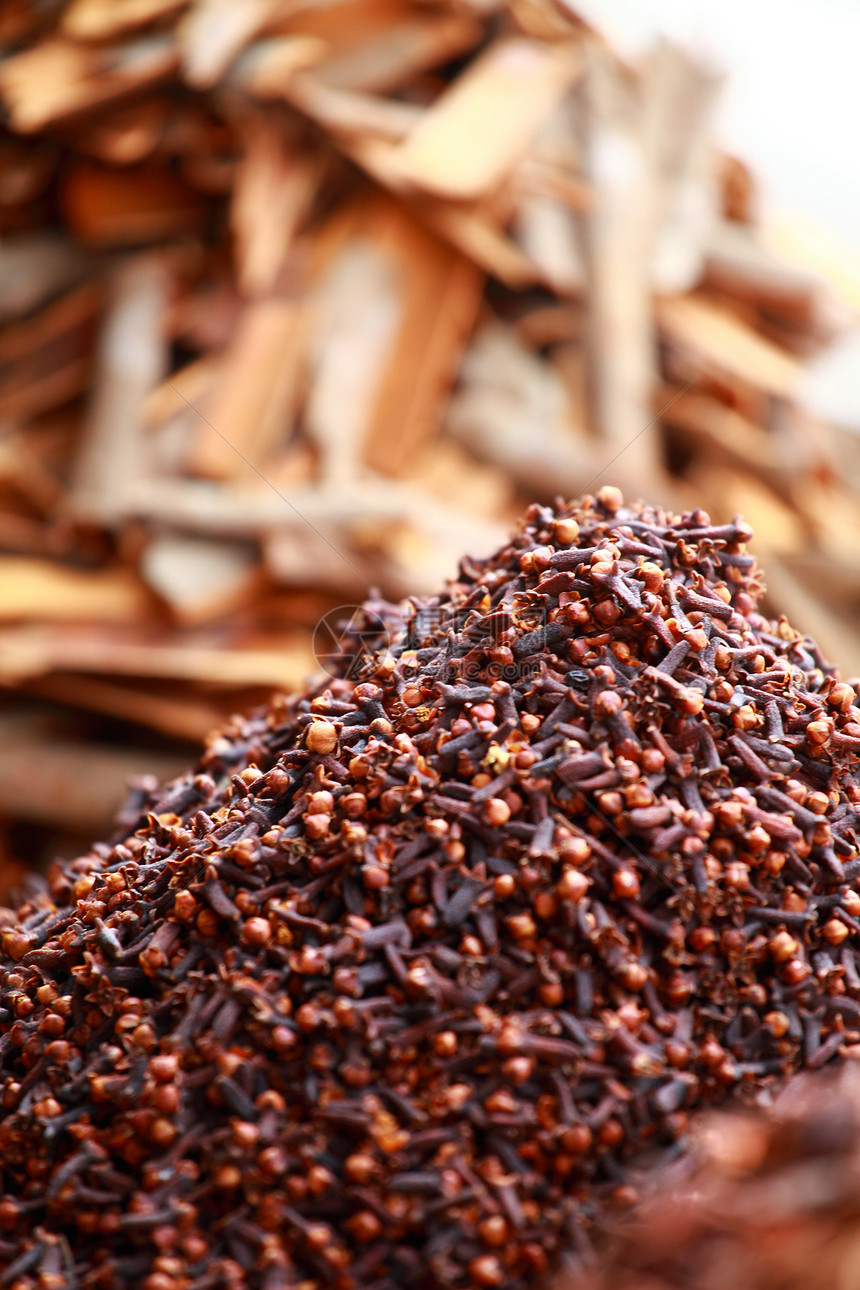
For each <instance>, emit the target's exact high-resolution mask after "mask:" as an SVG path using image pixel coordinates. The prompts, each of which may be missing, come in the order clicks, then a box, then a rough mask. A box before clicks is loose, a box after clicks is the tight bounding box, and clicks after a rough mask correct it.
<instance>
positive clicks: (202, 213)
mask: <svg viewBox="0 0 860 1290" xmlns="http://www.w3.org/2000/svg"><path fill="white" fill-rule="evenodd" d="M0 51H2V52H0V109H1V110H2V122H3V124H2V133H0V320H2V324H3V331H2V334H0V686H2V687H3V688H4V691H5V695H6V700H5V702H4V705H3V706H4V709H6V708H8V709H9V711H0V725H2V724H3V723H4V722H5V723H8V731H6V732H5V733H7V734H8V735H9V740H7V743H10V741H12V740H14V747H15V748H16V750H17V751H16V752H15V764H16V765H22V764H23V765H25V766H27V765H31V764H35V763H36V762H38V763H39V764H40V765H42V766H44V767H47V762H46V761H45V760H44V758H45V755H46V752H47V750H48V749H49V748H54V749H56V748H57V747H60V748H65V749H66V750H67V752H66V755H65V756H64V757H63V756H60V757H58V758H57V759H56V765H55V766H54V769H53V770H52V771H51V772H50V773H49V772H48V771H47V770H45V771H44V775H45V776H46V779H45V781H44V782H40V783H39V784H35V783H34V782H33V777H32V776H31V777H29V778H28V777H27V776H26V775H22V776H19V782H18V783H17V784H14V782H13V781H12V780H11V779H10V777H9V775H6V773H5V768H4V766H3V765H2V759H0V772H2V773H0V819H2V818H3V817H4V816H5V817H7V818H19V817H22V818H28V819H36V820H39V821H40V822H41V823H43V824H50V825H60V826H62V827H64V828H65V827H72V826H73V827H75V828H77V829H78V830H79V831H82V832H87V831H91V830H92V829H93V828H95V827H98V826H99V825H101V823H102V821H103V818H104V815H105V813H106V812H107V810H108V808H109V805H110V804H111V803H112V801H113V799H114V797H115V788H114V782H115V780H116V779H117V778H118V777H119V774H120V769H121V773H122V775H123V776H124V775H125V774H126V773H127V771H128V770H134V769H137V768H139V767H146V768H148V769H151V770H154V771H162V770H165V771H166V770H168V769H169V768H170V765H177V764H180V763H182V762H184V761H185V760H186V758H187V753H188V742H189V741H191V742H194V741H198V740H199V739H200V738H202V736H203V735H204V734H205V733H206V732H207V731H208V730H209V729H210V728H211V727H212V726H213V724H215V723H216V722H217V721H218V720H220V719H221V718H222V717H223V716H224V715H226V714H228V713H229V712H231V711H232V710H234V709H235V708H236V707H240V706H246V705H247V704H248V703H249V702H251V701H254V700H257V699H259V698H261V697H263V696H264V695H265V694H267V693H268V692H269V691H270V690H271V689H272V688H278V687H289V686H292V685H295V684H296V683H298V682H299V681H300V679H301V678H302V677H303V676H304V675H305V674H306V673H307V672H308V671H309V670H310V669H311V667H312V666H313V663H314V658H313V651H312V648H311V640H312V635H313V631H314V628H315V626H316V624H317V623H318V622H319V620H320V618H321V616H322V615H324V614H325V612H326V611H327V610H329V609H331V608H332V607H334V606H338V605H342V604H352V603H354V602H360V601H361V600H362V599H363V597H364V596H365V595H366V594H367V591H368V588H369V587H371V586H378V587H380V588H381V589H382V591H383V592H384V593H385V594H386V595H388V596H393V597H398V596H401V595H405V594H407V592H419V593H420V592H421V591H422V590H426V589H429V588H431V587H433V586H435V585H437V584H438V582H439V580H440V578H442V577H443V576H446V575H450V574H452V573H453V572H454V569H455V566H456V561H457V558H458V556H459V555H460V554H461V552H462V551H464V550H469V551H472V552H475V553H476V554H483V553H485V552H487V551H489V550H491V549H492V548H493V546H494V545H496V543H497V541H498V540H500V539H501V536H502V534H503V532H504V529H505V527H506V525H507V523H508V521H509V520H510V518H511V517H512V516H513V515H514V514H515V513H516V511H517V510H518V509H519V507H520V506H521V504H522V502H523V501H524V500H526V499H528V500H532V499H534V498H543V499H544V500H551V498H552V497H553V496H554V495H556V494H558V493H562V492H563V493H566V494H568V495H574V494H576V493H577V492H578V491H580V490H581V489H583V488H585V487H586V486H587V485H588V484H589V483H590V482H591V481H592V480H593V478H594V477H595V476H597V475H598V474H601V472H603V471H604V468H605V467H606V466H607V464H608V463H610V462H612V466H611V472H610V475H609V476H606V477H605V478H603V477H602V476H601V479H600V481H599V482H606V481H607V480H608V479H609V478H610V477H611V481H612V482H613V483H620V484H621V485H622V486H624V487H625V488H626V490H627V491H628V493H632V494H635V495H642V494H648V495H650V496H651V497H654V498H656V499H657V500H659V501H661V502H665V503H667V504H672V503H674V504H677V505H685V504H688V503H689V501H690V498H691V497H695V504H700V503H702V504H705V505H707V506H708V508H709V510H710V512H711V513H712V514H713V515H714V516H715V517H716V518H724V517H730V516H731V515H732V514H733V513H735V512H736V511H737V510H739V509H741V508H742V507H743V508H744V509H745V510H746V512H747V513H748V514H751V515H752V516H753V519H754V520H755V521H756V527H757V530H758V532H759V534H760V549H761V550H762V554H763V557H764V562H765V563H766V566H767V567H768V569H769V577H770V583H771V588H772V596H771V608H772V609H775V610H776V611H779V610H781V609H783V608H785V609H786V610H787V611H788V612H790V613H791V615H792V617H793V619H794V620H795V621H797V622H798V623H799V624H800V625H801V626H802V627H803V628H805V629H807V630H813V631H815V633H816V636H817V638H818V639H819V641H820V642H821V643H822V646H823V648H824V651H825V653H827V654H829V655H830V656H837V657H839V658H840V660H841V661H842V662H843V664H844V665H845V666H846V668H847V670H848V671H849V672H851V671H854V670H857V671H860V649H858V647H857V646H856V644H855V635H854V632H853V629H852V622H853V619H852V617H851V614H852V613H853V610H851V609H850V608H849V609H844V608H840V609H839V610H838V611H837V610H835V609H833V608H831V607H830V606H832V605H833V604H834V603H837V602H838V603H839V605H840V606H845V605H850V602H851V595H852V594H854V593H855V592H856V588H857V585H858V572H860V570H858V568H857V563H856V558H855V557H854V556H853V554H852V552H853V550H854V549H856V546H855V542H854V539H855V537H856V536H857V528H858V525H857V520H856V516H855V507H854V502H853V498H852V496H851V494H850V493H849V492H848V491H847V486H846V485H845V484H844V482H843V481H841V480H840V479H839V477H838V472H837V470H836V467H835V465H834V454H833V452H832V451H831V450H830V448H829V446H828V438H827V435H826V434H825V433H823V431H822V428H821V427H817V426H814V425H812V424H811V422H810V419H809V418H808V417H807V416H806V414H805V413H804V411H803V408H802V404H801V401H800V390H801V382H802V363H803V359H804V358H805V357H806V356H807V355H808V354H810V353H812V352H814V351H815V350H816V349H817V348H818V347H820V346H821V345H823V344H826V343H827V341H828V340H830V339H831V338H832V337H833V335H834V334H835V333H836V331H837V330H838V329H839V327H840V326H841V325H842V322H843V320H844V317H845V299H847V298H850V297H851V293H852V291H853V292H854V293H855V295H856V284H855V283H853V282H852V281H850V280H849V279H848V278H847V277H845V276H844V275H843V278H842V280H841V281H839V282H837V283H836V286H833V285H832V284H828V283H826V282H825V281H824V280H823V279H822V278H820V277H817V276H815V275H813V274H811V273H810V272H808V271H806V270H804V269H802V268H799V267H797V266H796V265H794V264H792V263H789V262H788V261H787V260H783V259H780V258H778V257H777V256H776V255H775V254H774V253H773V252H772V251H771V250H770V249H769V248H768V246H767V245H766V242H765V240H764V238H763V236H762V235H761V233H760V230H759V228H758V226H757V224H756V222H755V195H754V191H753V184H752V180H751V177H750V176H749V174H748V173H747V172H746V171H745V170H744V168H743V166H742V165H741V164H740V163H738V162H737V161H734V160H731V159H728V158H726V157H724V156H721V155H720V154H719V153H718V151H717V150H716V149H715V147H714V144H713V140H712V130H711V119H712V108H713V104H714V102H715V98H716V94H717V92H718V78H717V77H716V76H715V75H714V74H713V72H711V71H709V70H707V69H705V68H703V67H701V66H699V65H697V64H696V63H695V62H694V61H693V60H692V59H691V58H690V57H689V56H688V55H686V54H684V53H683V52H682V51H680V50H678V49H676V48H673V47H670V46H668V45H664V46H661V47H659V48H657V49H656V50H655V52H654V53H653V55H652V56H651V57H650V58H648V59H647V60H645V61H644V62H643V63H642V64H641V65H640V66H638V67H635V68H633V67H629V66H625V65H623V64H622V63H621V62H620V61H619V60H618V58H617V57H616V56H615V55H614V53H613V51H612V50H611V49H610V48H609V47H608V45H607V43H606V42H605V40H604V39H603V38H602V37H601V35H600V33H599V31H597V30H596V29H595V28H594V27H593V26H591V25H589V23H588V22H586V21H585V19H584V18H583V17H581V16H579V15H578V14H577V13H576V12H572V11H570V10H568V9H566V8H562V7H560V6H559V7H556V6H555V5H554V4H552V3H551V2H550V0H507V2H505V3H499V2H497V0H490V3H486V0H446V2H443V3H434V4H423V3H421V4H419V3H414V2H412V3H410V2H409V0H340V2H338V3H335V4H326V5H323V4H319V3H307V4H304V3H299V4H296V3H295V2H294V0H293V2H292V3H286V0H253V3H252V2H251V0H248V2H247V3H245V4H242V5H239V6H237V5H234V4H231V3H226V2H225V0H196V3H186V2H183V0H70V2H67V3H53V4H49V5H44V4H37V3H35V0H31V2H29V3H28V2H27V0H19V2H18V3H15V4H12V5H7V6H5V7H4V12H3V14H2V15H0ZM652 422H653V424H649V423H652ZM646 426H647V427H649V428H648V429H647V430H645V427H646ZM46 722H47V725H46ZM58 723H59V725H58ZM119 744H123V745H128V744H131V745H132V747H131V749H129V748H128V747H124V748H120V747H119V746H118V745H119ZM77 753H83V754H84V756H85V758H86V759H88V760H87V761H86V766H87V769H86V776H87V778H88V782H90V783H91V784H95V785H100V786H103V787H104V791H103V794H102V796H101V797H100V796H99V793H98V792H97V791H94V793H93V797H92V799H91V800H89V799H88V801H86V802H82V801H81V800H79V799H78V795H77V794H76V792H75V785H76V784H77V783H78V782H79V779H80V776H81V775H82V774H83V773H84V772H83V770H82V766H83V763H82V762H80V761H79V759H78V757H77V755H76V754H77ZM121 753H124V754H125V755H126V756H127V758H128V759H129V760H128V764H126V762H122V763H121V762H120V760H118V756H119V754H121ZM171 758H172V759H173V761H172V762H171ZM160 759H163V760H160ZM108 772H113V779H111V778H110V775H109V774H108ZM22 781H23V782H22ZM10 785H11V786H10ZM64 803H65V805H64Z"/></svg>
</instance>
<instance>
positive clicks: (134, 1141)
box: [0, 489, 860, 1290]
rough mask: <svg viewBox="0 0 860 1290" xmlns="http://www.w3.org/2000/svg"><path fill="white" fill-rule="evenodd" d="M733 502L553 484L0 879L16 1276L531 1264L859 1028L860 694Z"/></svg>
mask: <svg viewBox="0 0 860 1290" xmlns="http://www.w3.org/2000/svg"><path fill="white" fill-rule="evenodd" d="M749 537H750V530H749V529H748V527H747V526H746V525H745V524H743V522H742V521H740V520H738V521H735V522H734V523H732V524H727V525H719V526H718V525H713V524H711V522H710V520H709V519H708V517H707V516H706V515H705V514H704V513H702V512H700V511H696V512H693V513H691V514H686V515H683V516H681V517H673V516H670V515H665V514H663V513H662V512H660V511H656V510H652V509H649V508H643V507H625V506H624V504H623V501H622V499H621V498H620V495H619V494H618V492H617V490H615V489H604V490H601V493H600V495H599V497H598V498H585V499H584V500H583V501H582V503H581V504H580V505H579V506H578V507H565V506H560V507H559V508H558V509H557V510H551V509H548V508H543V507H538V506H535V507H532V508H530V510H529V511H528V513H527V514H526V516H525V519H524V521H523V522H522V524H521V526H520V528H519V529H518V531H517V533H516V534H515V535H514V537H513V539H512V540H511V542H510V544H509V545H508V546H506V547H505V548H504V549H502V550H501V551H499V552H497V553H496V554H495V555H493V556H491V557H490V558H489V559H487V560H483V561H478V560H469V559H466V560H464V561H463V562H462V565H461V569H460V573H459V577H458V579H457V581H456V582H454V583H453V584H452V585H451V586H450V587H449V588H448V590H447V591H446V592H445V593H444V594H442V595H440V596H438V597H436V598H434V599H432V600H431V601H429V602H427V603H411V604H408V605H406V606H391V605H386V604H379V603H375V604H373V605H372V606H371V609H372V611H373V616H374V620H375V621H378V622H383V623H385V624H386V632H385V633H384V635H383V634H381V635H380V638H379V640H378V642H377V645H378V648H377V649H376V650H375V651H372V652H371V653H370V655H369V656H368V658H367V660H366V663H365V664H364V666H363V671H362V672H361V674H360V675H359V677H358V678H357V680H356V679H346V672H347V666H346V661H347V660H348V661H349V662H352V660H353V659H354V657H355V655H356V650H355V649H353V645H354V642H351V641H350V640H346V641H345V642H344V659H345V664H344V675H343V676H340V677H337V678H334V679H332V680H331V682H330V684H329V685H328V686H327V687H321V688H319V689H317V690H314V691H310V692H307V693H302V694H298V695H296V696H294V697H292V698H290V699H284V698H276V699H274V700H273V701H272V703H271V704H270V705H269V706H268V707H267V708H265V709H261V710H260V711H258V712H255V713H253V714H251V716H249V717H247V718H236V719H235V720H234V721H233V722H232V723H231V724H230V726H229V727H228V728H227V729H226V730H225V731H223V732H221V733H220V734H219V735H218V736H217V737H213V738H212V739H211V740H210V742H209V744H208V746H207V750H206V753H205V755H204V757H203V759H202V762H201V764H200V766H199V767H198V768H197V769H196V770H195V771H193V772H189V773H188V774H187V775H186V776H184V777H182V778H181V779H179V780H177V781H176V782H174V783H173V784H170V785H167V786H166V787H165V788H163V789H161V790H158V791H150V789H149V788H148V787H146V788H142V789H140V790H139V791H138V793H137V798H136V800H137V802H138V804H139V811H140V814H139V817H138V818H137V820H136V821H134V822H133V823H132V824H131V825H130V826H129V827H127V828H125V829H124V830H123V832H122V833H121V834H119V835H118V836H117V837H115V838H114V839H113V840H112V841H111V842H110V843H105V844H99V845H97V846H95V847H94V848H93V850H92V851H91V852H90V853H89V854H87V855H85V856H82V857H80V858H79V859H77V860H75V861H73V862H72V863H71V864H69V865H58V866H56V867H55V869H54V871H53V872H52V874H51V875H50V884H49V885H47V886H46V887H45V889H44V890H39V889H38V888H37V886H34V887H33V888H32V890H31V891H30V892H28V894H27V896H26V898H25V899H23V900H22V903H21V904H20V906H19V908H18V909H16V910H9V911H2V912H0V928H2V933H0V950H1V951H2V952H0V1162H1V1163H0V1169H2V1184H0V1262H2V1261H5V1264H6V1268H7V1271H6V1273H5V1283H6V1284H10V1285H14V1286H16V1287H22V1288H24V1290H30V1287H31V1286H35V1285H36V1284H37V1282H38V1284H40V1285H50V1286H51V1287H54V1288H55V1290H63V1288H64V1287H68V1290H72V1287H74V1286H78V1285H80V1286H87V1287H90V1286H92V1287H94V1288H98V1290H112V1288H113V1287H117V1288H119V1287H132V1286H135V1287H136V1286H139V1285H143V1286H145V1287H150V1290H162V1288H163V1290H167V1287H168V1284H169V1287H170V1290H185V1288H186V1287H192V1286H193V1287H194V1288H195V1290H210V1288H211V1290H215V1288H217V1287H222V1286H223V1287H225V1288H226V1287H231V1286H240V1285H247V1286H248V1287H254V1288H256V1287H260V1290H279V1287H287V1286H292V1285H295V1284H297V1283H301V1284H304V1285H307V1286H308V1287H320V1288H322V1287H327V1286H331V1287H333V1288H334V1290H370V1287H373V1290H394V1288H395V1287H402V1286H407V1285H408V1286H410V1287H415V1290H423V1288H427V1290H429V1287H431V1286H432V1287H435V1288H436V1290H439V1288H440V1287H457V1288H460V1290H465V1288H466V1287H472V1286H475V1285H487V1286H496V1285H498V1286H503V1287H508V1288H509V1290H512V1288H514V1287H521V1286H523V1285H525V1284H530V1283H532V1282H533V1281H534V1279H535V1278H536V1277H538V1276H540V1275H543V1273H544V1272H545V1271H547V1270H552V1269H553V1268H554V1267H556V1266H557V1265H558V1264H559V1261H560V1260H561V1258H562V1256H566V1257H567V1258H573V1257H581V1256H582V1255H583V1254H584V1253H585V1252H587V1250H588V1248H589V1243H590V1240H591V1233H592V1232H593V1231H594V1229H595V1226H599V1224H600V1223H601V1221H602V1215H603V1214H604V1212H605V1210H606V1208H607V1207H612V1206H626V1205H629V1204H630V1203H632V1199H633V1198H634V1197H635V1194H636V1190H637V1187H636V1184H635V1180H634V1179H633V1177H632V1175H631V1174H630V1161H631V1159H632V1158H633V1157H634V1156H635V1155H636V1154H637V1153H639V1152H641V1151H642V1150H643V1149H647V1150H648V1151H652V1152H653V1149H654V1148H655V1147H658V1146H660V1144H669V1143H672V1142H674V1141H675V1140H676V1139H677V1138H679V1136H681V1135H683V1133H684V1132H685V1129H686V1125H687V1121H688V1113H689V1112H690V1111H691V1110H693V1109H694V1108H696V1107H699V1106H702V1105H707V1104H708V1103H715V1102H719V1101H722V1100H724V1099H725V1098H726V1097H727V1096H729V1095H737V1096H741V1097H743V1096H746V1095H748V1094H752V1093H754V1092H756V1091H760V1090H762V1089H763V1088H767V1087H768V1086H769V1085H771V1084H773V1083H775V1082H776V1081H778V1080H780V1079H781V1078H782V1077H783V1076H784V1075H785V1074H786V1073H787V1072H789V1071H791V1070H793V1069H795V1068H797V1067H798V1066H801V1065H804V1064H805V1065H807V1066H812V1067H816V1066H820V1065H823V1064H825V1063H826V1062H828V1061H829V1060H831V1059H832V1058H834V1057H835V1056H837V1055H838V1054H839V1053H840V1052H842V1051H845V1050H846V1049H851V1048H852V1046H853V1045H856V1044H858V1043H860V1027H858V1020H860V965H858V962H857V959H856V953H857V932H858V930H860V924H858V921H857V920H858V917H860V895H858V893H857V891H856V890H855V887H856V885H857V876H858V872H860V864H858V860H857V846H856V835H855V830H856V827H857V822H858V816H857V804H858V801H860V781H858V771H857V766H858V752H860V708H858V706H857V704H856V695H855V693H854V690H853V688H852V687H851V686H849V685H847V684H846V683H845V682H842V681H840V680H839V679H838V677H837V675H836V673H835V671H834V670H833V669H832V668H830V667H828V666H827V665H826V664H825V663H824V661H823V660H822V658H821V656H820V654H819V652H818V650H817V648H816V646H815V645H814V643H813V642H812V641H810V640H809V639H807V638H803V637H800V636H799V635H798V634H797V633H796V632H794V631H792V629H791V628H790V627H789V626H788V625H787V624H786V623H785V622H779V623H771V622H769V621H767V620H766V619H764V618H763V617H761V616H760V614H759V613H758V610H757V601H758V597H759V592H760V583H759V578H758V575H757V573H756V570H755V566H754V564H753V561H752V557H751V556H750V555H748V554H747V552H746V543H747V541H748V539H749ZM39 1278H41V1280H39ZM45 1278H47V1280H46V1279H45Z"/></svg>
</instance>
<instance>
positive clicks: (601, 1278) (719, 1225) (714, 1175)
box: [558, 1065, 860, 1290]
mask: <svg viewBox="0 0 860 1290" xmlns="http://www.w3.org/2000/svg"><path fill="white" fill-rule="evenodd" d="M694 1139H695V1140H694V1144H693V1149H692V1151H691V1152H690V1154H688V1155H687V1156H686V1157H685V1158H684V1160H683V1162H682V1163H681V1164H680V1165H679V1166H673V1167H672V1168H671V1169H667V1170H665V1171H663V1170H660V1171H658V1172H657V1174H655V1176H654V1177H653V1178H652V1179H651V1180H650V1181H649V1191H650V1190H651V1188H653V1195H649V1196H648V1198H647V1200H645V1201H643V1203H642V1204H641V1205H640V1206H639V1207H637V1210H636V1211H634V1214H633V1215H632V1216H630V1217H629V1218H628V1219H627V1221H625V1222H623V1223H619V1225H618V1227H619V1230H618V1232H617V1233H616V1238H615V1242H614V1247H615V1248H613V1249H611V1251H610V1252H607V1253H606V1254H605V1255H604V1259H603V1260H602V1262H603V1263H604V1264H605V1266H604V1267H602V1268H601V1270H600V1272H599V1273H598V1274H591V1275H588V1276H585V1277H582V1278H580V1277H574V1278H571V1279H570V1280H563V1281H560V1282H559V1285H558V1290H704V1288H705V1287H707V1290H737V1288H738V1287H739V1286H742V1287H743V1290H821V1287H822V1286H845V1287H848V1286H853V1285H856V1284H857V1232H858V1227H860V1069H858V1068H857V1067H856V1066H855V1065H846V1066H843V1067H842V1069H841V1070H840V1071H839V1073H838V1076H836V1077H833V1076H824V1075H806V1074H802V1075H798V1076H797V1077H796V1079H793V1080H791V1081H790V1082H789V1083H788V1085H787V1087H786V1089H785V1091H784V1092H783V1093H781V1094H780V1096H779V1097H778V1099H777V1101H776V1104H775V1106H774V1107H773V1108H772V1110H770V1111H767V1112H765V1111H763V1110H756V1111H755V1112H744V1113H738V1111H737V1110H735V1111H733V1112H730V1111H724V1112H722V1113H716V1112H714V1113H712V1114H711V1115H709V1116H707V1117H706V1119H705V1120H704V1122H702V1121H699V1123H698V1124H697V1125H696V1133H695V1135H694Z"/></svg>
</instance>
